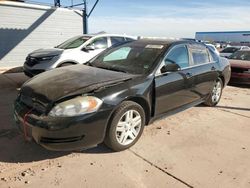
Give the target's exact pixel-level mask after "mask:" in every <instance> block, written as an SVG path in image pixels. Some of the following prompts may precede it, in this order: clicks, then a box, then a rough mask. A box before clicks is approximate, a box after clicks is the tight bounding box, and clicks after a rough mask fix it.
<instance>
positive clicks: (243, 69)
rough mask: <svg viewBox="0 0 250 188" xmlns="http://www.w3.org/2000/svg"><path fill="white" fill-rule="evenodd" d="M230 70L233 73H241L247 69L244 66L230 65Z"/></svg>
mask: <svg viewBox="0 0 250 188" xmlns="http://www.w3.org/2000/svg"><path fill="white" fill-rule="evenodd" d="M231 71H232V72H235V73H243V72H246V71H248V69H246V68H239V67H231Z"/></svg>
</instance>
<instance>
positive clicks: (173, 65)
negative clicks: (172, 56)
mask: <svg viewBox="0 0 250 188" xmlns="http://www.w3.org/2000/svg"><path fill="white" fill-rule="evenodd" d="M179 69H180V66H179V65H178V64H176V63H169V64H166V65H164V66H163V67H162V68H161V73H166V72H176V71H178V70H179Z"/></svg>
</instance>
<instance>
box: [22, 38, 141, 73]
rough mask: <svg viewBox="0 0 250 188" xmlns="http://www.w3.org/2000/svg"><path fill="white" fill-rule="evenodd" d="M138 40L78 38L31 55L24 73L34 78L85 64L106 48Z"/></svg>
mask: <svg viewBox="0 0 250 188" xmlns="http://www.w3.org/2000/svg"><path fill="white" fill-rule="evenodd" d="M136 39H137V37H133V36H126V35H116V34H98V35H82V36H76V37H73V38H71V39H69V40H67V41H65V42H63V43H62V44H60V45H58V46H56V47H54V48H50V49H39V50H36V51H33V52H32V53H30V54H29V55H28V56H27V58H26V61H25V63H24V66H23V69H24V73H25V74H26V75H27V76H29V77H33V76H35V75H37V74H39V73H41V72H44V71H48V70H51V69H54V68H58V67H62V66H67V65H74V64H84V63H86V62H88V61H89V60H90V59H92V58H93V57H95V56H96V55H98V54H100V53H101V52H102V51H104V50H105V49H106V48H109V47H111V46H113V45H115V44H118V43H123V42H126V41H133V40H136Z"/></svg>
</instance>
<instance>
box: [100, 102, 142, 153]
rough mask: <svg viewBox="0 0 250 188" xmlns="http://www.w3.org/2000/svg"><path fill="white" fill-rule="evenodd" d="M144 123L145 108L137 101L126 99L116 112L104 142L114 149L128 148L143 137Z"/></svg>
mask: <svg viewBox="0 0 250 188" xmlns="http://www.w3.org/2000/svg"><path fill="white" fill-rule="evenodd" d="M144 125H145V112H144V110H143V108H142V107H141V106H140V105H139V104H137V103H135V102H132V101H125V102H123V103H122V104H121V105H120V106H119V107H118V109H117V110H116V111H115V112H114V114H113V117H112V119H111V122H110V125H109V127H108V130H107V134H106V138H105V140H104V142H105V144H106V145H107V146H108V147H109V148H111V149H112V150H114V151H122V150H125V149H128V148H130V147H131V146H133V145H134V144H135V143H136V142H137V141H138V139H139V138H140V137H141V134H142V132H143V129H144Z"/></svg>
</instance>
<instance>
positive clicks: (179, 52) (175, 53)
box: [165, 46, 189, 68]
mask: <svg viewBox="0 0 250 188" xmlns="http://www.w3.org/2000/svg"><path fill="white" fill-rule="evenodd" d="M165 60H170V61H173V62H175V63H176V64H178V65H179V66H180V67H181V68H185V67H188V66H189V56H188V50H187V47H186V46H178V47H175V48H173V49H172V50H171V51H170V52H169V53H168V54H167V56H166V57H165Z"/></svg>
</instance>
